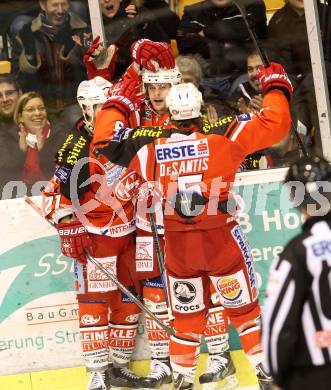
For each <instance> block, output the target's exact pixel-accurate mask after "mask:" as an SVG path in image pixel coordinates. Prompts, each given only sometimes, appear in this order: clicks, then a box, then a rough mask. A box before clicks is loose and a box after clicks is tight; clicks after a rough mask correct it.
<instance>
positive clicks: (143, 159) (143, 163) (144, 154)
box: [137, 145, 148, 180]
mask: <svg viewBox="0 0 331 390" xmlns="http://www.w3.org/2000/svg"><path fill="white" fill-rule="evenodd" d="M137 155H138V158H139V163H140V170H141V174H142V177H143V179H145V180H148V179H147V161H148V148H147V145H145V146H143V147H142V148H141V149H139V151H138V153H137Z"/></svg>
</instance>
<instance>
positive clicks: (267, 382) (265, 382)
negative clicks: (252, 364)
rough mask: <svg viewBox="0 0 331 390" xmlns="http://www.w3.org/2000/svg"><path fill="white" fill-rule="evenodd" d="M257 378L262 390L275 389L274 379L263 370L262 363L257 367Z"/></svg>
mask: <svg viewBox="0 0 331 390" xmlns="http://www.w3.org/2000/svg"><path fill="white" fill-rule="evenodd" d="M256 376H257V380H258V382H259V386H260V390H272V389H273V380H272V377H271V375H269V374H268V373H267V372H266V370H265V369H264V368H263V365H262V363H260V364H258V365H257V366H256Z"/></svg>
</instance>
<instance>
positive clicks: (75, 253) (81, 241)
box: [56, 220, 92, 264]
mask: <svg viewBox="0 0 331 390" xmlns="http://www.w3.org/2000/svg"><path fill="white" fill-rule="evenodd" d="M56 229H57V231H58V233H59V236H60V240H61V252H62V253H63V254H64V256H68V257H71V258H73V259H75V260H77V261H79V262H80V263H82V264H85V263H86V262H87V259H86V255H85V250H87V251H88V250H90V249H91V246H92V243H91V239H90V237H89V235H88V232H87V231H86V229H85V227H84V226H83V225H82V224H81V223H80V222H79V221H77V220H76V221H73V222H66V223H59V224H57V225H56Z"/></svg>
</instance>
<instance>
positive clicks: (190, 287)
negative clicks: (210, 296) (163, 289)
mask: <svg viewBox="0 0 331 390" xmlns="http://www.w3.org/2000/svg"><path fill="white" fill-rule="evenodd" d="M169 281H170V295H171V305H172V310H173V311H176V312H178V313H194V312H197V311H200V310H203V309H204V307H205V305H204V303H203V285H202V279H201V278H191V279H175V278H173V277H172V276H169Z"/></svg>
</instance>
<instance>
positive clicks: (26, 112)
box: [14, 92, 58, 186]
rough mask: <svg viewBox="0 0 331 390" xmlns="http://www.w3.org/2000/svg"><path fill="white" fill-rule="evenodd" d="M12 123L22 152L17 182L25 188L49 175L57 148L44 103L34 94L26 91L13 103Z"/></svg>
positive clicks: (38, 95)
mask: <svg viewBox="0 0 331 390" xmlns="http://www.w3.org/2000/svg"><path fill="white" fill-rule="evenodd" d="M14 121H15V122H16V123H17V125H18V127H19V130H18V133H19V144H18V146H19V149H20V150H21V151H22V152H24V153H25V159H24V162H23V166H22V172H21V180H22V181H23V182H24V183H25V184H26V185H28V186H31V185H33V184H34V183H35V182H37V181H40V180H46V179H47V178H49V177H50V176H51V175H52V171H53V170H54V162H53V159H52V158H50V156H53V155H54V154H55V152H56V150H57V149H58V142H56V138H58V137H55V134H54V133H53V132H52V129H51V125H50V122H49V121H48V116H47V111H46V107H45V104H44V100H43V98H42V97H41V95H40V94H39V93H37V92H27V93H25V94H23V95H22V96H21V97H20V98H19V99H18V101H17V105H16V109H15V112H14Z"/></svg>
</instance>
